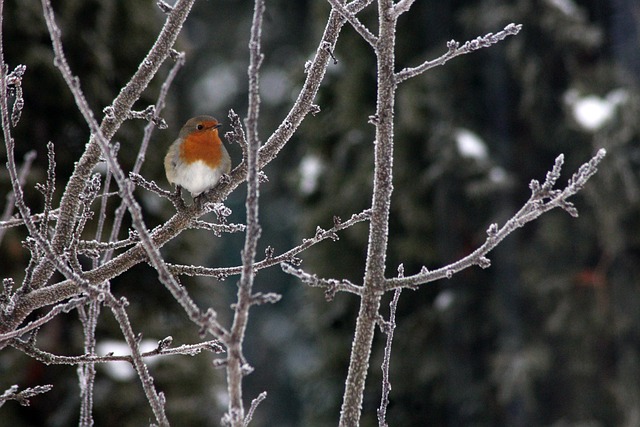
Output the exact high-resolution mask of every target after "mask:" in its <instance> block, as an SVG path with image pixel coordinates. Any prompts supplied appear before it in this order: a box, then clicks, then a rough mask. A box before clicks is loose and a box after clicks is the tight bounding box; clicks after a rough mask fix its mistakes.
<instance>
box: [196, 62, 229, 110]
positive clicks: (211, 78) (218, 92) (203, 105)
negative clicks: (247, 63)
mask: <svg viewBox="0 0 640 427" xmlns="http://www.w3.org/2000/svg"><path fill="white" fill-rule="evenodd" d="M236 74H237V73H236V72H235V70H234V69H233V68H232V67H229V66H218V67H214V68H211V69H210V70H209V71H207V72H206V73H205V75H204V76H203V77H202V78H201V79H200V80H198V81H197V82H196V84H195V85H194V86H193V90H192V91H191V101H192V102H193V105H194V108H195V110H196V111H202V112H204V113H209V112H214V111H221V110H224V107H225V106H226V105H227V104H228V102H229V101H230V99H231V97H232V96H234V95H235V93H236V92H237V91H238V86H239V83H238V77H237V76H236Z"/></svg>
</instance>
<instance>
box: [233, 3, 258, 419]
mask: <svg viewBox="0 0 640 427" xmlns="http://www.w3.org/2000/svg"><path fill="white" fill-rule="evenodd" d="M264 9H265V5H264V0H256V1H255V6H254V11H253V20H252V24H251V37H250V39H249V67H248V70H247V73H248V75H249V107H248V112H247V118H246V120H245V126H246V128H247V153H246V154H247V158H246V164H247V198H246V202H245V206H246V209H247V231H246V234H245V241H244V249H243V251H242V273H241V275H240V282H239V283H238V301H237V303H236V305H235V311H234V316H233V325H232V326H231V330H230V335H229V337H228V338H226V339H225V345H226V346H227V387H228V389H229V410H228V412H227V414H226V415H225V420H226V422H228V423H229V424H230V425H231V426H233V427H236V426H237V427H240V426H242V425H243V424H244V423H245V414H244V405H243V403H242V377H243V365H244V364H243V359H244V356H243V352H242V344H243V341H244V334H245V330H246V328H247V323H248V321H249V309H250V308H251V303H252V295H251V294H252V289H253V281H254V278H255V269H254V264H255V257H256V248H257V245H258V239H259V238H260V233H261V228H260V224H259V222H258V206H259V205H258V201H259V187H260V182H259V179H258V150H259V148H260V139H259V136H258V119H259V116H260V92H259V84H260V65H261V64H262V60H263V54H262V52H261V43H262V18H263V15H264Z"/></svg>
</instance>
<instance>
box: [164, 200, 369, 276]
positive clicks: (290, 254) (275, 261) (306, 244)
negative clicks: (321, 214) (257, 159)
mask: <svg viewBox="0 0 640 427" xmlns="http://www.w3.org/2000/svg"><path fill="white" fill-rule="evenodd" d="M370 213H371V211H370V210H369V209H367V210H365V211H362V212H360V213H358V214H353V215H352V216H351V218H349V219H348V220H347V221H342V220H340V218H338V217H335V218H334V226H333V227H331V228H330V229H328V230H323V229H322V228H320V227H318V228H317V229H316V234H315V235H314V236H313V237H312V238H308V239H302V243H301V244H300V245H298V246H296V247H294V248H291V249H289V250H288V251H287V252H284V253H283V254H280V255H277V256H276V255H274V251H273V248H271V247H269V248H267V251H266V256H265V258H264V259H263V260H262V261H259V262H256V263H254V264H253V268H254V270H256V271H258V270H262V269H264V268H267V267H271V266H273V265H279V264H281V263H283V262H284V263H287V264H293V265H296V266H297V265H299V264H300V262H301V260H300V258H297V257H296V255H298V254H300V253H301V252H303V251H305V250H306V249H308V248H310V247H311V246H313V245H315V244H317V243H320V242H322V241H324V240H327V239H331V240H333V241H336V240H338V238H339V236H338V234H337V232H338V231H341V230H344V229H346V228H349V227H351V226H352V225H354V224H357V223H359V222H362V221H368V220H369V216H370ZM212 225H216V224H212ZM167 265H168V266H169V269H170V270H171V273H173V274H179V275H187V276H214V277H216V278H217V279H218V280H224V279H226V278H227V277H228V276H233V275H236V274H240V273H241V272H242V266H241V265H240V266H236V267H219V268H209V267H201V266H194V265H175V264H167Z"/></svg>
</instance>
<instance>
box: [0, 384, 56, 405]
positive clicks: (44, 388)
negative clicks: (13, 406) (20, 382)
mask: <svg viewBox="0 0 640 427" xmlns="http://www.w3.org/2000/svg"><path fill="white" fill-rule="evenodd" d="M52 388H53V386H52V385H51V384H47V385H37V386H35V387H28V388H25V389H24V390H22V391H18V386H17V385H12V386H11V387H9V388H8V389H7V390H5V391H4V393H2V395H0V407H1V406H2V405H4V404H5V402H6V401H8V400H15V401H17V402H18V403H19V404H21V405H22V406H29V404H30V402H29V398H31V397H34V396H37V395H39V394H43V393H46V392H48V391H50V390H51V389H52Z"/></svg>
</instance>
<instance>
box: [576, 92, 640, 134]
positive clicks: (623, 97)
mask: <svg viewBox="0 0 640 427" xmlns="http://www.w3.org/2000/svg"><path fill="white" fill-rule="evenodd" d="M628 97H629V94H628V93H627V91H626V90H624V89H616V90H613V91H611V92H609V93H608V94H607V95H606V96H605V97H604V98H602V97H600V96H598V95H594V94H587V95H580V94H579V93H578V91H577V90H575V89H570V90H569V91H567V93H566V94H565V95H564V102H565V103H566V104H567V105H568V106H569V107H570V108H571V114H572V115H573V119H574V120H575V121H576V122H577V123H578V124H579V125H580V126H581V127H582V128H583V129H584V130H587V131H590V132H595V131H597V130H598V129H601V128H602V127H603V126H604V125H605V124H607V123H608V122H609V121H610V120H611V119H612V118H613V116H614V115H615V113H616V109H617V108H618V106H619V105H622V104H624V103H625V102H626V101H627V99H628Z"/></svg>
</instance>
